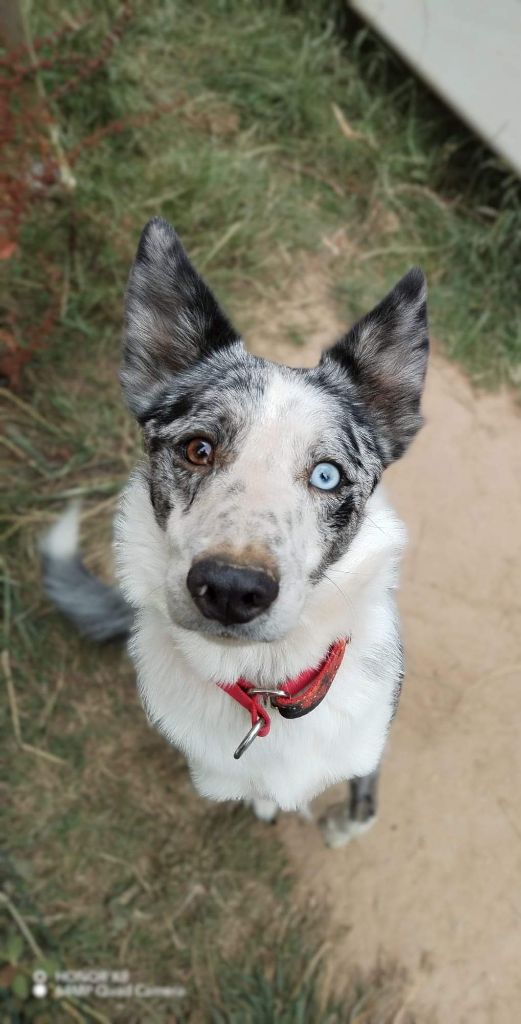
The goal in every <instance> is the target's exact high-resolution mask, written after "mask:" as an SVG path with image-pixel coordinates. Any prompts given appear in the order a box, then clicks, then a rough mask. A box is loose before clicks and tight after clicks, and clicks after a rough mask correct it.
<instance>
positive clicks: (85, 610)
mask: <svg viewBox="0 0 521 1024" xmlns="http://www.w3.org/2000/svg"><path fill="white" fill-rule="evenodd" d="M78 540H79V506H78V505H71V506H70V507H69V508H68V509H67V511H66V512H65V513H64V514H63V516H62V517H61V518H60V519H58V521H57V522H56V523H55V524H54V525H53V526H52V527H51V529H50V530H49V532H48V533H47V534H46V535H45V536H44V537H43V538H42V541H41V544H40V550H41V554H42V573H43V586H44V589H45V592H46V593H47V595H48V596H49V597H50V599H51V601H52V602H53V604H55V605H56V607H57V608H58V609H59V610H60V611H61V612H62V613H63V615H65V617H66V618H67V619H69V620H70V622H72V623H73V624H74V625H75V626H76V629H77V630H78V631H79V632H80V633H81V634H82V636H86V637H89V638H90V639H91V640H97V641H99V642H103V641H104V640H114V639H116V638H123V637H126V636H128V634H129V632H130V629H131V627H132V623H133V620H134V611H133V609H132V608H131V606H130V605H129V604H127V602H126V601H125V598H124V597H123V595H122V594H120V592H119V590H117V588H116V587H109V586H107V584H106V583H103V582H102V581H101V580H98V579H97V578H96V577H95V576H93V575H92V573H90V572H89V571H88V570H87V569H86V568H85V566H84V564H83V562H82V560H81V556H80V553H79V544H78Z"/></svg>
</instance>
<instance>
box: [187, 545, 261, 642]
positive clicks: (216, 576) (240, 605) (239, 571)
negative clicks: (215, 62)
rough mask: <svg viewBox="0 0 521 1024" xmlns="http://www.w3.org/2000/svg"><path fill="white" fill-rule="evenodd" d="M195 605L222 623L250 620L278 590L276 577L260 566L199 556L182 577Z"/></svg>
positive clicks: (231, 623) (228, 623)
mask: <svg viewBox="0 0 521 1024" xmlns="http://www.w3.org/2000/svg"><path fill="white" fill-rule="evenodd" d="M186 585H187V587H188V590H189V591H190V594H191V595H192V598H193V600H194V602H195V604H196V605H197V607H198V609H199V611H200V612H202V614H203V615H204V616H205V618H207V619H215V620H217V622H221V623H222V624H223V625H224V626H231V625H235V624H238V623H244V622H251V621H252V619H256V618H257V616H258V615H260V614H261V613H262V612H265V611H266V610H267V608H269V607H270V605H272V604H273V602H274V600H275V598H276V597H277V595H278V592H279V583H278V580H277V579H276V577H275V576H274V575H272V574H270V573H268V572H266V571H265V570H264V569H261V568H258V567H253V566H243V565H237V564H234V563H232V562H228V561H224V560H221V559H217V558H201V559H200V560H199V561H197V562H195V563H194V565H192V568H191V569H190V571H189V573H188V576H187V577H186Z"/></svg>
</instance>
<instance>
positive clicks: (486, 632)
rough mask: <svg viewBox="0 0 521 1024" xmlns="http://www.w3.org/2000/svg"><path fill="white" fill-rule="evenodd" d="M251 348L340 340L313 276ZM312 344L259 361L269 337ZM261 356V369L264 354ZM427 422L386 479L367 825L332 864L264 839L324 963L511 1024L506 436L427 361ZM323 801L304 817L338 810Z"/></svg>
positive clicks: (302, 831) (446, 1017) (302, 356)
mask: <svg viewBox="0 0 521 1024" xmlns="http://www.w3.org/2000/svg"><path fill="white" fill-rule="evenodd" d="M264 313H265V316H263V315H262V311H261V316H260V317H259V320H258V321H257V323H256V329H255V331H254V332H253V338H252V339H251V340H252V342H253V344H252V347H253V348H255V350H256V351H257V352H259V353H261V354H267V355H271V356H272V357H275V358H277V359H280V360H284V361H288V362H292V363H293V364H294V365H311V364H313V362H315V361H316V358H317V355H318V353H319V350H320V349H321V347H322V346H323V345H324V344H326V343H329V342H330V341H331V340H332V339H333V338H334V336H335V334H336V333H338V329H339V327H340V325H339V323H338V320H337V317H336V315H335V313H334V311H333V308H332V305H331V302H330V301H329V300H328V298H327V285H326V281H325V278H324V275H323V274H321V273H320V271H319V268H318V267H314V268H311V269H310V268H308V270H307V271H306V273H304V274H303V276H302V278H301V279H300V282H299V284H298V286H297V288H296V289H295V290H294V292H293V293H292V295H291V298H290V300H284V301H282V302H281V303H280V305H279V306H278V307H277V306H275V307H273V306H269V305H268V304H267V306H266V309H265V311H264ZM281 323H284V324H285V325H288V323H289V324H290V326H291V327H292V329H294V332H298V333H299V334H300V333H302V335H303V336H307V337H308V338H310V339H311V340H310V341H309V343H306V345H305V346H304V347H302V348H300V349H296V348H295V346H294V345H291V344H290V343H289V342H288V344H287V345H286V344H284V343H283V344H279V345H278V346H277V347H274V339H275V337H276V336H277V334H278V335H279V337H280V325H281ZM274 353H275V355H274ZM424 408H425V415H426V419H427V424H426V426H425V428H424V429H423V431H422V433H421V435H420V436H419V437H418V439H417V440H416V442H415V444H414V446H413V448H412V449H411V451H410V452H409V453H408V454H407V456H406V457H405V459H404V460H403V461H402V462H401V463H399V464H398V465H396V466H395V467H393V468H392V469H391V470H390V471H389V472H388V474H387V476H388V486H389V490H390V493H391V495H392V498H393V500H394V503H395V505H396V507H397V509H398V511H399V512H400V513H401V514H402V515H403V517H404V519H405V521H406V523H407V524H408V528H409V533H410V544H409V550H408V555H407V559H406V562H405V565H404V571H403V576H402V587H401V594H400V605H401V610H402V615H403V623H404V635H405V642H406V650H407V664H408V671H407V679H406V686H405V689H404V693H403V697H402V702H401V705H400V710H399V715H398V718H397V720H396V722H395V724H394V727H393V730H392V735H391V739H390V743H389V747H388V752H387V756H386V759H385V766H384V771H383V777H382V785H381V806H380V816H379V820H378V822H377V825H376V827H375V828H374V829H373V830H372V832H370V833H369V834H368V835H366V836H364V837H362V838H361V839H359V840H357V841H355V842H353V843H352V844H351V845H350V846H348V847H346V848H344V849H342V850H337V851H329V850H327V849H326V848H325V847H324V846H323V844H322V840H321V837H320V835H319V833H318V831H317V830H315V829H313V828H310V827H309V826H307V825H306V824H305V823H304V822H302V821H301V820H299V819H298V818H296V817H294V816H290V815H288V816H285V817H284V818H283V819H282V821H281V822H280V824H279V828H280V830H281V833H282V835H283V838H284V841H285V843H286V844H287V848H288V850H289V851H290V854H291V856H292V858H293V859H294V862H295V863H296V865H297V868H298V871H299V875H300V878H301V893H302V899H303V900H315V899H323V900H324V901H325V902H326V903H327V907H328V910H327V913H328V915H329V919H330V925H331V935H332V936H334V940H333V944H332V949H331V951H330V952H329V954H328V960H329V962H330V963H332V964H333V966H334V968H335V973H337V975H338V977H339V979H340V981H341V980H342V978H343V977H344V976H345V971H346V969H347V967H348V966H350V965H352V964H353V962H354V963H359V964H360V965H361V966H362V967H366V968H367V967H370V966H371V965H372V964H373V963H374V961H375V959H376V958H377V956H378V955H381V956H382V957H383V958H384V959H390V960H393V961H396V962H398V963H399V964H401V965H403V966H404V967H405V968H406V969H407V971H408V973H409V978H410V989H409V997H408V1005H409V1007H410V1008H411V1009H415V1010H417V1011H418V1012H419V1013H421V1014H422V1015H423V1012H424V1011H426V1010H427V1011H430V1010H432V1011H434V1014H435V1017H436V1019H437V1020H438V1021H440V1022H442V1024H463V1022H464V1024H470V1022H472V1024H485V1022H486V1024H514V1022H515V1021H518V1020H520V1019H521V970H520V963H521V798H520V791H521V787H520V782H519V780H520V778H521V743H520V725H519V723H520V716H519V707H520V692H521V629H520V626H521V614H520V603H521V597H520V582H519V581H520V576H519V572H520V568H521V522H520V519H521V517H520V510H521V432H520V423H521V419H520V417H519V414H518V411H517V410H516V408H515V406H514V404H513V402H512V400H511V399H510V398H509V397H508V396H505V395H499V396H498V395H495V396H485V397H483V396H476V395H475V394H474V393H473V392H472V390H471V388H470V386H469V384H468V383H467V381H466V379H465V378H464V376H463V375H462V374H461V373H460V372H459V370H457V369H456V368H454V367H453V366H452V365H449V364H448V363H447V362H446V361H445V360H443V359H442V358H441V357H440V355H439V354H437V353H435V354H434V357H433V359H432V361H431V365H430V371H429V376H428V384H427V393H426V398H425V406H424ZM342 795H343V791H342V788H341V787H338V788H337V789H336V790H334V791H330V792H329V793H327V794H325V795H324V796H323V797H322V798H321V800H320V801H318V802H317V803H318V806H317V810H320V809H323V808H324V807H325V806H327V804H328V803H331V802H333V801H334V800H336V799H338V798H339V797H342Z"/></svg>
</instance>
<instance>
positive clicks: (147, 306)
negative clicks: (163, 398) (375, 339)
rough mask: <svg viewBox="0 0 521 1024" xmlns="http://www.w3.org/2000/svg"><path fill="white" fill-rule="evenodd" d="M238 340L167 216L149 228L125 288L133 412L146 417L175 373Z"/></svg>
mask: <svg viewBox="0 0 521 1024" xmlns="http://www.w3.org/2000/svg"><path fill="white" fill-rule="evenodd" d="M237 341H239V336H238V334H237V333H236V331H234V329H233V327H232V326H231V324H230V323H229V322H228V320H227V318H226V316H225V315H224V313H223V312H222V310H221V309H220V307H219V305H218V303H217V301H216V300H215V298H214V296H213V295H212V292H211V291H210V289H209V288H208V286H207V285H206V284H205V282H204V281H203V279H202V277H200V276H199V274H198V273H197V271H196V270H195V269H194V267H193V266H192V264H191V263H190V260H189V259H188V256H187V255H186V253H185V251H184V249H183V246H182V245H181V242H180V240H179V238H178V236H177V234H176V232H175V231H174V229H173V228H172V227H171V226H170V224H168V222H167V221H166V220H162V219H161V218H160V217H154V218H153V220H150V221H149V222H148V224H147V225H146V226H145V228H144V230H143V232H142V234H141V238H140V240H139V245H138V250H137V253H136V258H135V261H134V265H133V267H132V270H131V271H130V277H129V282H128V287H127V293H126V300H125V329H124V336H123V363H122V367H121V373H120V379H121V383H122V386H123V390H124V392H125V395H126V399H127V402H128V405H129V406H130V409H131V411H132V412H133V413H134V414H135V415H136V416H137V417H138V419H141V418H143V417H144V416H146V412H147V410H148V409H149V408H150V406H151V404H152V403H153V400H154V396H155V395H157V392H158V391H159V390H160V389H161V387H164V385H165V384H167V383H168V381H169V379H170V378H171V377H172V375H173V374H176V373H179V371H180V370H183V369H185V368H186V367H188V366H190V365H192V364H193V363H195V362H197V361H198V360H200V359H203V358H204V356H206V355H209V354H210V353H211V352H213V351H215V350H216V349H218V348H222V347H223V346H225V345H231V344H233V343H234V342H237Z"/></svg>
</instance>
